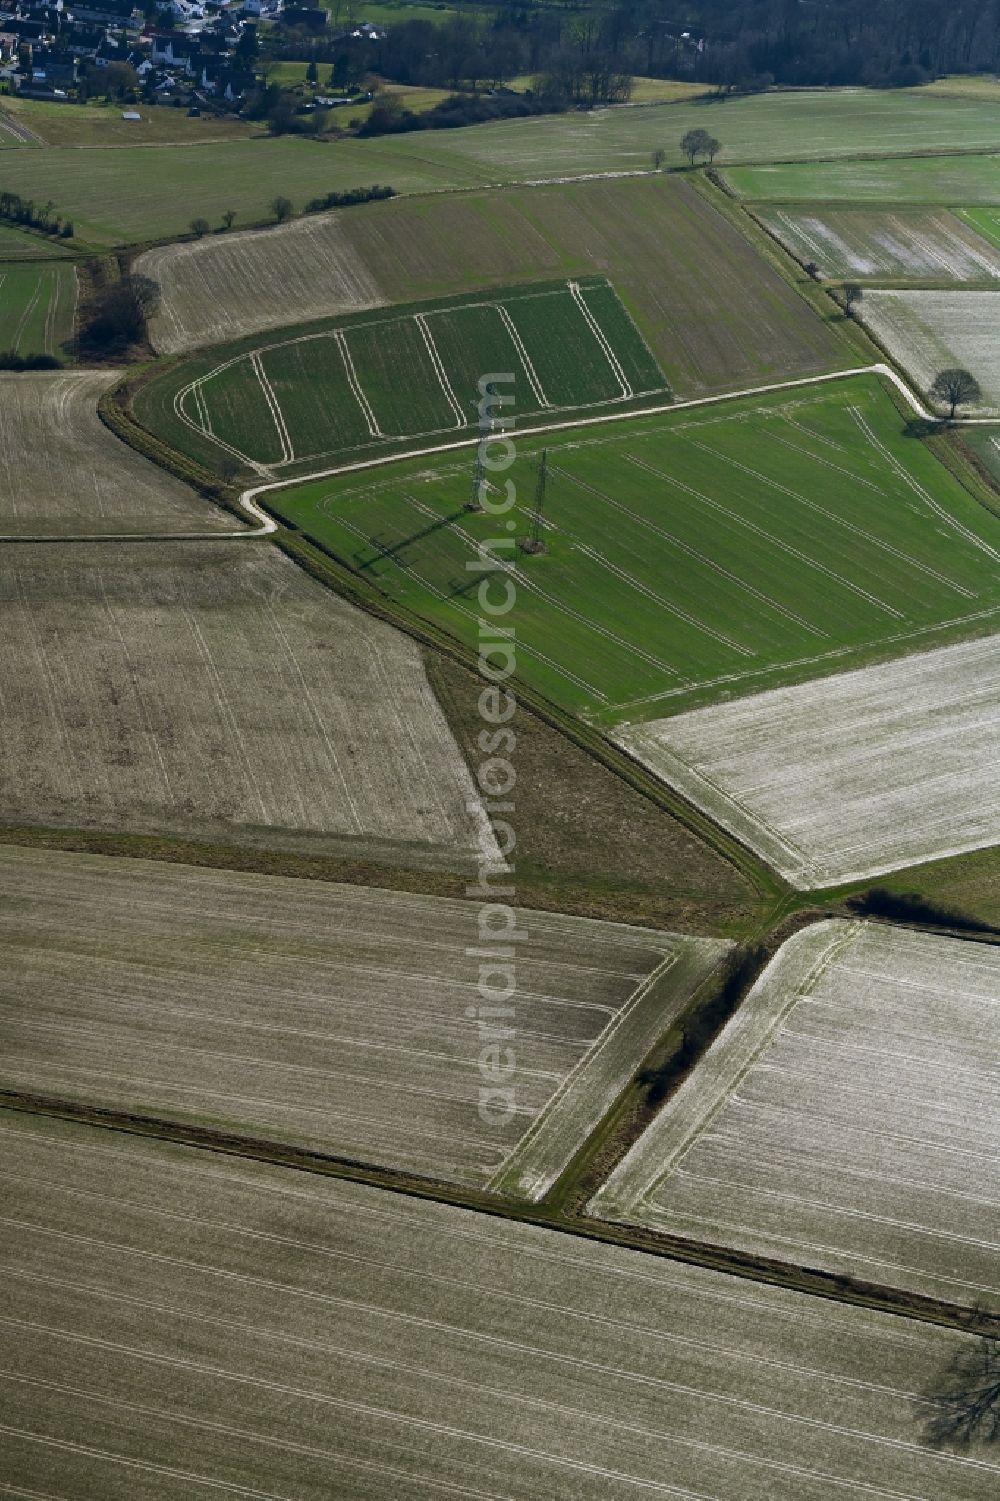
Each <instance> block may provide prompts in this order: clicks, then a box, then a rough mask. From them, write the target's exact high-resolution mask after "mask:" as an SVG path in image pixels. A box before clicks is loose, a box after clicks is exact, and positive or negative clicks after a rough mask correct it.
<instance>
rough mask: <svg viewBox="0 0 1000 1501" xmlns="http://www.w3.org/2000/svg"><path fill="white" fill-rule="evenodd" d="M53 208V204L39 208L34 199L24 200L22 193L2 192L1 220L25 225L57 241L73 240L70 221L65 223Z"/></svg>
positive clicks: (0, 204)
mask: <svg viewBox="0 0 1000 1501" xmlns="http://www.w3.org/2000/svg"><path fill="white" fill-rule="evenodd" d="M52 207H53V205H52V204H51V203H46V204H43V205H42V206H41V207H39V206H38V204H36V203H35V201H34V200H33V199H32V198H22V197H21V195H20V193H11V192H7V191H2V192H0V219H4V220H6V222H7V223H8V224H25V225H27V226H28V227H29V229H39V230H41V232H42V234H46V235H53V236H55V237H56V238H57V239H61V240H71V239H72V238H73V225H72V223H71V222H70V221H69V220H68V219H67V220H66V222H65V223H63V220H62V218H61V217H60V216H59V215H58V214H53V212H52Z"/></svg>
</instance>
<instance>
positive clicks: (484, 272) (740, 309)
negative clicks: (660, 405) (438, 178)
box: [139, 175, 850, 396]
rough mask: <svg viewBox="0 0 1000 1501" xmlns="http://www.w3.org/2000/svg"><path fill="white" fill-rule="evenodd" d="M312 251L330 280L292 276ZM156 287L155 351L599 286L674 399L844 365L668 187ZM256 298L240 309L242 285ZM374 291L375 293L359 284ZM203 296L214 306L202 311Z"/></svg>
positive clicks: (378, 207) (310, 233)
mask: <svg viewBox="0 0 1000 1501" xmlns="http://www.w3.org/2000/svg"><path fill="white" fill-rule="evenodd" d="M306 243H307V244H308V245H309V247H310V251H311V254H312V255H313V256H314V257H315V258H316V259H317V260H318V261H320V262H321V263H322V264H323V265H324V266H325V267H326V271H325V274H324V275H323V276H322V277H316V276H314V275H313V274H312V273H311V272H310V273H309V274H308V276H307V277H305V278H304V277H303V274H302V261H301V258H300V257H299V256H298V247H299V246H300V245H302V244H306ZM139 264H140V266H141V267H142V268H144V269H146V270H147V271H148V272H149V274H151V275H154V276H156V277H158V279H159V280H160V282H161V286H162V288H163V296H164V312H163V314H162V315H161V317H160V318H159V319H158V320H157V322H156V325H155V328H154V333H155V337H156V338H157V341H158V343H159V344H160V345H161V347H163V348H168V347H169V348H178V349H180V348H191V347H196V346H197V345H200V344H203V343H208V342H211V338H209V337H206V330H208V331H210V332H211V334H212V337H216V338H217V337H221V336H222V334H220V333H217V332H215V331H216V330H218V329H219V328H220V327H221V328H222V329H223V330H224V331H227V332H228V333H229V336H230V337H232V336H235V335H236V334H237V333H241V332H242V331H243V330H244V329H247V330H248V331H249V330H251V329H253V328H256V327H262V326H264V324H263V323H262V322H261V321H260V320H261V319H262V318H263V316H264V314H265V313H266V316H267V323H268V324H269V325H270V326H274V327H277V326H280V325H290V324H297V323H301V322H303V321H304V320H306V319H309V318H317V317H320V316H334V315H336V314H338V313H340V312H341V311H342V310H343V309H344V307H345V306H347V305H352V304H353V301H354V300H355V299H356V298H357V296H358V295H359V293H358V277H359V276H360V275H361V274H362V273H361V270H360V268H363V276H364V279H365V284H366V290H365V291H364V295H365V296H367V297H369V298H370V300H371V302H372V303H379V302H385V303H394V304H395V303H411V302H423V301H426V300H427V299H430V298H441V297H457V296H460V295H461V294H463V293H477V294H479V293H481V292H482V290H483V289H484V288H489V287H509V286H514V285H519V284H523V283H525V282H537V281H549V280H555V279H556V278H561V279H562V280H564V281H565V280H567V279H568V278H570V277H578V278H579V277H588V276H591V277H592V276H596V275H602V276H607V277H609V278H610V279H611V281H612V284H613V285H614V287H615V290H616V291H617V292H618V294H619V296H620V297H621V298H622V300H623V302H624V304H625V307H626V308H627V309H628V311H629V313H630V314H631V315H632V317H633V318H634V319H635V321H636V322H637V324H638V325H639V327H640V329H641V330H642V333H643V336H644V338H645V339H646V340H647V342H648V343H649V346H650V348H651V349H652V351H653V353H654V355H655V356H656V358H657V360H658V361H659V364H660V366H661V368H662V369H663V371H664V372H665V373H666V376H667V379H668V382H669V384H670V385H671V387H672V389H674V390H677V391H679V392H680V393H681V394H684V395H692V396H697V395H701V394H703V393H705V392H710V391H718V390H732V389H733V388H734V387H740V386H750V385H753V384H755V383H758V382H761V381H768V380H781V379H790V378H792V377H794V376H798V375H813V374H818V373H822V372H823V371H826V370H831V369H836V368H838V366H841V365H843V364H845V363H847V362H848V361H849V359H850V354H849V352H848V351H847V348H846V346H845V345H843V344H842V343H840V341H837V340H836V339H834V337H833V335H832V334H831V332H830V329H829V328H828V327H826V325H825V324H824V323H823V321H822V319H820V318H819V317H818V316H817V315H816V313H815V311H814V310H813V309H812V308H811V307H810V306H809V304H808V303H807V302H805V301H804V300H803V298H801V297H799V296H798V294H797V293H796V292H795V290H794V288H793V287H791V286H789V284H788V283H787V282H786V281H785V280H784V279H783V278H782V277H781V276H780V275H779V274H778V273H777V271H776V270H775V269H774V268H773V266H772V265H771V264H770V263H769V262H768V261H767V260H766V259H765V258H764V257H763V256H761V255H759V254H758V253H757V251H756V250H755V249H754V248H753V246H752V245H751V244H750V243H749V242H748V241H747V240H746V238H745V237H744V236H743V235H742V234H741V233H740V232H739V230H738V229H737V228H736V227H735V226H734V225H732V224H731V223H730V222H729V220H728V219H726V218H724V217H723V216H722V215H721V214H719V213H718V212H716V210H715V209H714V208H712V206H711V205H710V204H709V203H708V202H706V200H705V199H704V198H703V197H702V196H701V195H700V194H699V193H697V192H696V191H694V189H693V188H691V187H690V186H689V185H688V184H687V183H685V182H684V181H683V179H681V178H680V177H678V176H669V175H663V176H646V177H638V178H624V179H622V178H620V179H603V180H597V181H590V182H580V183H562V184H556V185H551V186H548V187H538V188H515V189H510V190H508V191H504V192H499V193H498V192H495V191H494V192H489V193H481V192H480V193H459V194H437V195H434V196H425V197H423V198H411V199H405V198H397V199H395V200H393V201H391V202H387V203H374V204H366V205H365V206H364V207H363V208H360V209H354V210H349V211H345V210H340V211H338V212H335V213H333V214H324V215H321V216H318V217H317V218H315V219H310V220H308V221H306V222H305V223H304V224H302V223H296V224H291V225H286V226H283V227H282V228H280V229H273V230H267V231H263V232H261V233H257V234H246V235H243V236H240V237H238V238H237V239H235V240H230V239H229V238H222V237H213V238H211V239H207V240H203V241H202V242H201V243H200V244H198V245H197V246H170V247H164V248H163V249H161V250H156V251H153V252H151V253H150V254H148V255H146V256H143V257H141V258H140V262H139ZM247 282H252V283H253V284H254V286H255V288H256V289H257V291H256V294H255V297H254V299H253V300H252V303H251V304H250V305H249V306H248V302H247V298H246V297H245V295H244V291H243V288H244V286H245V284H246V283H247ZM369 283H370V284H372V285H373V288H374V290H372V287H371V286H368V284H369ZM206 289H207V290H208V292H209V293H210V296H211V299H212V305H211V306H208V305H207V304H206V301H205V293H206Z"/></svg>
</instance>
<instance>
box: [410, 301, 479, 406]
mask: <svg viewBox="0 0 1000 1501" xmlns="http://www.w3.org/2000/svg"><path fill="white" fill-rule="evenodd" d="M413 321H414V323H415V324H416V325H417V327H418V328H419V330H420V336H421V338H422V339H423V341H424V345H425V347H426V349H427V353H428V356H429V357H430V362H431V364H432V365H433V366H434V374H435V375H436V376H437V378H438V384H439V385H440V387H441V390H442V391H443V392H444V399H445V401H447V403H448V405H449V406H450V407H451V409H452V412H453V413H454V414H455V426H456V427H465V425H466V422H465V413H464V412H463V411H462V407H461V404H460V403H459V400H458V397H457V396H456V395H455V392H454V389H453V388H452V384H451V381H450V380H449V379H448V372H447V370H446V369H445V368H444V363H443V361H442V359H441V356H440V354H438V347H437V345H436V344H435V342H434V339H433V336H432V334H431V331H430V329H429V328H428V327H427V319H426V318H425V317H424V315H423V313H414V315H413Z"/></svg>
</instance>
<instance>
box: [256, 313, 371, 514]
mask: <svg viewBox="0 0 1000 1501" xmlns="http://www.w3.org/2000/svg"><path fill="white" fill-rule="evenodd" d="M333 342H334V343H335V344H336V346H337V348H338V349H339V350H340V358H341V360H342V361H343V363H344V374H345V375H346V376H347V384H348V385H349V386H350V388H351V395H352V396H353V397H354V399H355V401H356V402H357V404H358V406H359V407H360V408H361V415H362V417H363V418H364V419H365V422H366V423H367V424H368V431H369V432H370V433H371V435H372V437H373V438H384V437H385V433H383V431H382V429H381V428H380V427H379V425H378V418H377V417H376V416H375V410H374V408H373V407H372V404H371V402H370V401H369V400H368V397H367V396H366V395H365V393H364V391H363V390H362V387H361V382H360V381H359V380H358V372H357V371H356V370H355V368H354V361H353V359H352V358H351V351H350V350H349V349H348V347H347V334H346V333H345V331H344V329H342V328H338V329H337V330H336V331H335V333H334V335H333ZM241 503H242V502H241Z"/></svg>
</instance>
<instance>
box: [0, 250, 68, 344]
mask: <svg viewBox="0 0 1000 1501" xmlns="http://www.w3.org/2000/svg"><path fill="white" fill-rule="evenodd" d="M75 313H76V271H75V269H74V268H73V267H72V266H60V265H58V264H55V265H33V266H25V265H9V266H7V265H0V350H4V351H6V350H13V351H14V353H16V354H22V355H29V354H55V355H62V354H64V353H65V351H64V350H63V345H64V344H65V343H66V341H67V340H69V339H71V338H72V336H73V324H74V318H75Z"/></svg>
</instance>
